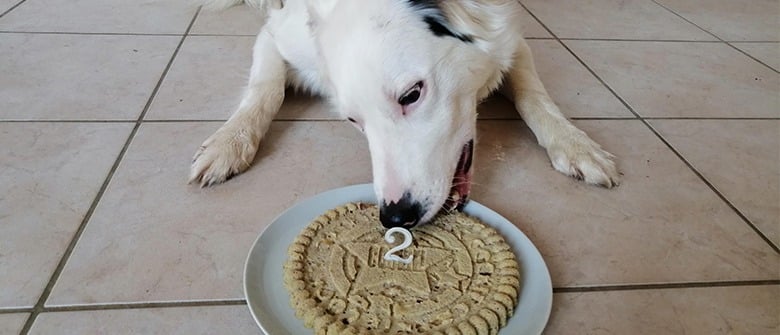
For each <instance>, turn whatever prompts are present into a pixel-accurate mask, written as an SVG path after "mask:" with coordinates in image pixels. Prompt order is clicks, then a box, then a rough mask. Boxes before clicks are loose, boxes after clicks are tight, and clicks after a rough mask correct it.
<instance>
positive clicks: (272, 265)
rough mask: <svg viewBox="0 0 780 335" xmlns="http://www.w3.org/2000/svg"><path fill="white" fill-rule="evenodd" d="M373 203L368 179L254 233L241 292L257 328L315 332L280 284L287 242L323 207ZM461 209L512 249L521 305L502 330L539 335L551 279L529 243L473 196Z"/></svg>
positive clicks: (274, 333) (273, 333)
mask: <svg viewBox="0 0 780 335" xmlns="http://www.w3.org/2000/svg"><path fill="white" fill-rule="evenodd" d="M356 201H362V202H371V203H376V197H375V195H374V189H373V187H372V186H371V184H362V185H354V186H348V187H344V188H339V189H335V190H331V191H328V192H324V193H320V194H318V195H316V196H314V197H312V198H309V199H307V200H304V201H301V202H300V203H298V204H297V205H295V206H293V207H292V208H290V209H288V210H287V211H286V212H284V213H283V214H282V215H280V216H279V217H277V218H276V219H275V220H274V221H273V222H271V224H270V225H269V226H268V227H267V228H266V229H265V230H264V231H263V232H262V233H261V234H260V236H258V238H257V240H256V241H255V244H254V245H253V246H252V250H250V252H249V257H248V258H247V260H246V265H245V267H244V294H246V300H247V303H248V305H249V309H250V311H251V312H252V316H254V318H255V321H257V324H258V325H259V326H260V328H261V329H262V330H263V331H265V333H266V334H268V335H283V334H295V335H298V334H301V335H303V334H313V331H312V330H311V329H308V328H306V327H304V326H303V322H302V321H301V320H299V319H298V318H296V317H295V311H294V310H293V309H292V307H290V294H289V293H288V292H287V290H286V289H285V288H284V282H283V278H282V276H283V275H282V273H283V271H282V266H283V264H284V262H285V261H286V259H287V247H288V246H289V245H290V244H291V243H292V242H293V240H294V239H295V237H296V236H297V235H298V233H299V232H300V231H301V230H303V228H304V227H306V226H307V225H308V224H309V223H310V222H311V221H312V220H314V218H316V217H317V216H319V215H320V214H322V213H324V212H325V211H327V210H329V209H332V208H335V207H337V206H339V205H342V204H345V203H348V202H356ZM463 211H464V212H466V213H468V214H469V215H472V216H474V217H477V218H479V219H481V220H482V221H483V222H485V223H487V224H488V225H490V226H492V227H493V228H495V229H496V230H498V231H499V232H500V233H501V235H503V236H504V238H505V239H506V240H507V242H508V243H509V244H510V245H511V246H512V248H513V249H514V252H515V254H516V255H517V258H518V259H517V260H518V262H519V263H520V272H521V276H522V278H523V282H522V284H521V285H522V287H521V290H520V300H519V302H520V303H519V305H518V306H517V308H516V309H515V313H514V315H513V316H512V318H511V319H509V322H508V323H507V326H506V327H504V328H503V329H501V332H500V333H499V334H501V335H504V334H506V335H509V334H512V335H539V334H541V333H542V330H543V329H544V326H545V324H546V323H547V319H548V318H549V316H550V309H551V308H552V282H551V281H550V273H549V272H548V271H547V266H546V265H545V264H544V260H543V259H542V256H541V255H540V254H539V251H538V250H537V249H536V247H534V245H533V243H531V241H530V240H529V239H528V237H526V236H525V235H524V234H523V233H522V232H521V231H520V230H519V229H517V227H515V226H514V225H513V224H512V223H511V222H509V221H508V220H507V219H505V218H504V217H502V216H501V215H498V214H497V213H496V212H494V211H492V210H490V209H489V208H487V207H485V206H482V205H480V204H479V203H477V202H476V201H469V203H468V204H467V205H466V207H465V208H464V209H463Z"/></svg>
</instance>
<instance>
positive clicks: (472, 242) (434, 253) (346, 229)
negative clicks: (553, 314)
mask: <svg viewBox="0 0 780 335" xmlns="http://www.w3.org/2000/svg"><path fill="white" fill-rule="evenodd" d="M384 233H385V229H384V228H382V227H381V225H380V224H379V211H378V208H377V207H376V206H375V205H369V204H360V203H357V204H356V203H350V204H347V205H344V206H341V207H338V208H336V209H333V210H330V211H328V212H327V213H325V214H323V215H321V216H320V217H318V218H317V219H315V220H314V222H312V223H311V224H310V225H309V226H308V227H307V228H305V229H304V230H303V231H302V232H301V233H300V235H298V237H297V238H296V240H295V241H294V242H293V244H292V245H291V246H290V248H289V258H288V260H287V262H286V264H285V266H284V280H285V286H286V287H287V289H288V290H289V291H290V293H291V304H292V306H293V308H294V309H295V311H296V315H297V316H298V318H300V319H302V320H303V321H304V324H305V325H306V327H309V328H313V329H314V330H315V333H316V334H497V333H498V330H499V329H500V328H501V327H503V326H504V325H505V324H506V321H507V319H508V318H509V317H510V316H511V315H512V313H513V311H514V308H515V306H516V305H517V300H518V293H519V287H520V279H521V278H520V274H519V270H518V264H517V261H516V259H515V255H514V253H513V252H512V250H511V248H510V246H509V245H508V244H507V243H506V241H504V238H503V237H501V236H500V235H499V234H498V233H497V232H496V231H495V230H494V229H493V228H491V227H489V226H487V225H485V224H483V223H481V222H479V221H478V220H476V219H474V218H472V217H469V216H468V215H466V214H463V213H459V212H458V213H453V214H447V215H439V216H438V217H437V218H436V219H434V221H433V222H431V223H428V224H425V225H422V226H419V227H417V228H415V229H413V230H412V234H413V236H414V241H413V243H412V245H411V246H410V247H408V248H406V249H404V250H402V251H400V252H398V253H397V254H398V255H399V256H401V257H404V258H406V257H408V256H410V255H414V258H413V260H412V262H411V263H410V264H404V263H401V262H395V261H388V260H385V259H383V255H384V254H385V253H386V252H387V251H388V250H389V249H390V248H392V247H394V245H389V244H387V243H386V242H385V241H384V239H383V236H384Z"/></svg>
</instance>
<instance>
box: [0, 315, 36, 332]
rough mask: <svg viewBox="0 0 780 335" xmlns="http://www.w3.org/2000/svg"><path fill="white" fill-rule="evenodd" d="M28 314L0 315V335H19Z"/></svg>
mask: <svg viewBox="0 0 780 335" xmlns="http://www.w3.org/2000/svg"><path fill="white" fill-rule="evenodd" d="M28 316H29V314H0V334H9V335H10V334H19V332H20V331H21V330H22V327H23V326H24V322H25V321H27V317H28Z"/></svg>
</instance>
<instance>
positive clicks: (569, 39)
mask: <svg viewBox="0 0 780 335" xmlns="http://www.w3.org/2000/svg"><path fill="white" fill-rule="evenodd" d="M559 39H560V40H562V41H593V42H662V43H707V44H711V43H723V41H713V40H669V39H639V38H582V37H560V38H559Z"/></svg>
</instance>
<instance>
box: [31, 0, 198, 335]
mask: <svg viewBox="0 0 780 335" xmlns="http://www.w3.org/2000/svg"><path fill="white" fill-rule="evenodd" d="M199 13H200V8H198V10H197V11H196V12H195V14H194V15H193V16H192V19H191V20H190V23H189V25H188V26H187V29H186V30H185V32H184V35H183V36H182V37H181V40H179V44H178V45H177V46H176V49H174V51H173V54H172V55H171V59H170V60H168V64H167V65H166V67H165V69H164V70H163V72H162V74H161V75H160V80H158V81H157V85H156V86H155V88H154V90H152V92H151V94H150V96H149V99H148V100H147V102H146V105H145V106H144V109H143V111H141V114H140V115H139V116H138V120H137V121H138V122H136V124H135V127H133V130H132V131H131V132H130V135H128V137H127V140H126V141H125V144H124V146H123V147H122V150H120V151H119V154H118V155H117V158H116V160H115V161H114V164H113V165H112V166H111V169H110V170H109V172H108V175H107V176H106V178H105V180H104V181H103V184H102V185H101V186H100V189H99V190H98V193H97V195H95V198H94V200H93V201H92V204H91V205H90V207H89V209H88V210H87V212H86V213H85V214H84V218H83V219H82V220H81V223H80V224H79V227H78V229H77V230H76V232H75V234H74V235H73V237H72V238H71V240H70V243H68V246H67V248H66V249H65V252H64V253H63V255H62V257H61V258H60V261H59V263H57V267H56V268H55V270H54V272H53V273H52V275H51V277H50V279H49V281H48V283H47V284H46V287H45V288H44V290H43V293H41V296H40V298H38V302H36V303H35V307H33V310H32V313H31V314H30V316H29V317H28V318H27V321H26V322H25V323H24V326H23V327H22V330H21V332H20V333H19V334H20V335H27V334H28V333H29V332H30V329H31V328H32V325H33V323H34V322H35V319H36V318H37V317H38V315H39V314H40V313H41V312H44V311H45V310H46V307H45V303H46V301H47V300H48V299H49V295H51V291H52V289H53V288H54V284H55V283H56V282H57V280H58V279H59V277H60V275H61V274H62V270H63V269H64V268H65V264H66V263H67V262H68V259H69V258H70V256H71V255H72V254H73V250H74V249H75V247H76V244H77V243H78V241H79V239H80V238H81V235H82V234H83V233H84V230H85V229H86V226H87V223H88V222H89V220H90V218H91V217H92V214H93V213H94V212H95V208H97V205H98V202H100V199H101V198H102V197H103V194H104V193H105V192H106V189H107V188H108V184H109V183H110V182H111V179H112V178H113V176H114V173H116V170H117V168H118V167H119V164H120V162H121V161H122V158H124V156H125V154H126V153H127V149H128V148H129V147H130V143H131V142H132V141H133V138H135V134H136V133H137V132H138V128H139V127H140V126H141V122H140V121H141V120H142V119H143V117H144V115H146V112H147V110H148V109H149V106H150V105H151V103H152V100H154V97H155V95H156V94H157V91H158V90H159V88H160V86H161V84H162V81H163V79H164V78H165V76H166V74H167V73H168V70H169V69H170V68H171V64H173V60H174V59H175V58H176V55H178V53H179V50H180V49H181V46H182V44H184V40H185V39H186V38H187V33H189V31H190V29H192V25H193V24H194V23H195V19H197V18H198V14H199Z"/></svg>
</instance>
